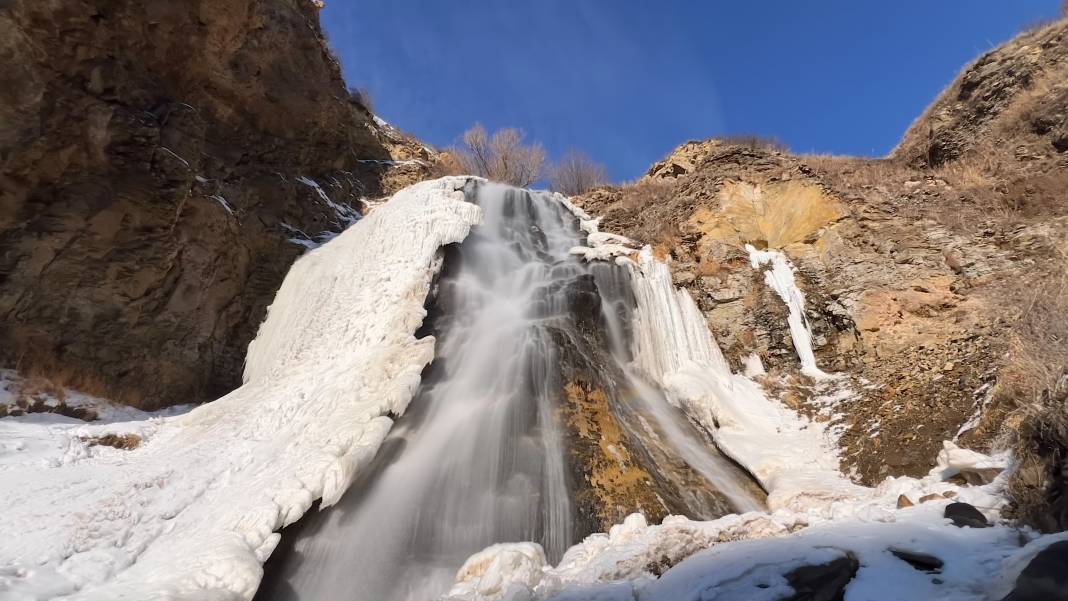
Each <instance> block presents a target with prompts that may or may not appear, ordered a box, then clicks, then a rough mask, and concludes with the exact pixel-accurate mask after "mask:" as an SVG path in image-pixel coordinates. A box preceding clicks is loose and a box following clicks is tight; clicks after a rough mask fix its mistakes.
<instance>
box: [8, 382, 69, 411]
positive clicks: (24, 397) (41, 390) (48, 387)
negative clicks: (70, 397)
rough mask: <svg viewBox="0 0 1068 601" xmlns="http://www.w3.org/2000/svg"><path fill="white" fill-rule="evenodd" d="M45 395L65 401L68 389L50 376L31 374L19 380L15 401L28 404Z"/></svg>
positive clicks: (23, 404)
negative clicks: (49, 377) (50, 378)
mask: <svg viewBox="0 0 1068 601" xmlns="http://www.w3.org/2000/svg"><path fill="white" fill-rule="evenodd" d="M45 396H48V397H52V398H54V399H56V400H57V401H65V400H66V399H67V390H66V388H64V387H63V386H60V385H58V384H56V383H55V382H53V381H52V380H49V379H48V378H43V377H41V376H31V377H28V378H24V379H22V380H21V381H20V382H19V386H18V392H17V393H16V395H15V399H16V400H15V402H16V403H18V404H19V405H22V406H26V405H27V404H32V403H33V401H34V400H35V399H38V398H41V397H45Z"/></svg>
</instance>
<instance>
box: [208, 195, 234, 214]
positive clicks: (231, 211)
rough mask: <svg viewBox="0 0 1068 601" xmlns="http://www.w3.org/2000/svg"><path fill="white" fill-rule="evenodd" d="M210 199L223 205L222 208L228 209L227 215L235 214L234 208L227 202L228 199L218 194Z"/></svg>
mask: <svg viewBox="0 0 1068 601" xmlns="http://www.w3.org/2000/svg"><path fill="white" fill-rule="evenodd" d="M208 198H210V199H212V200H214V201H215V202H217V203H219V204H220V205H222V208H224V209H226V212H227V213H229V214H231V215H233V214H234V209H233V207H231V206H230V203H228V202H226V199H225V198H223V197H222V196H220V195H218V194H213V195H211V196H209V197H208Z"/></svg>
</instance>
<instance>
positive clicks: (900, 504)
mask: <svg viewBox="0 0 1068 601" xmlns="http://www.w3.org/2000/svg"><path fill="white" fill-rule="evenodd" d="M913 505H914V503H913V502H912V500H911V499H909V498H908V496H906V495H899V496H898V497H897V508H898V509H904V508H905V507H912V506H913Z"/></svg>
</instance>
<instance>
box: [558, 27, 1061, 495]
mask: <svg viewBox="0 0 1068 601" xmlns="http://www.w3.org/2000/svg"><path fill="white" fill-rule="evenodd" d="M1066 30H1068V24H1066V23H1065V22H1060V23H1057V24H1054V25H1051V26H1049V27H1047V28H1045V29H1043V30H1040V31H1037V32H1031V33H1029V34H1026V35H1024V36H1023V37H1022V38H1020V39H1019V40H1015V41H1013V42H1012V43H1010V44H1008V45H1006V46H1005V47H1003V48H1001V49H998V50H996V51H994V52H993V53H991V54H989V55H987V56H986V57H983V58H982V59H980V61H979V63H977V65H980V66H978V67H977V66H973V67H970V68H968V69H967V70H965V72H964V73H963V74H962V75H961V77H960V78H959V79H958V81H957V82H956V83H954V84H953V86H952V87H951V88H950V91H949V92H947V96H944V97H943V98H942V99H941V100H939V101H938V102H937V103H936V104H935V106H934V107H933V108H932V109H931V110H930V111H928V114H927V116H925V117H924V118H922V119H921V120H920V121H918V122H917V125H916V126H915V127H914V128H913V130H911V131H910V132H909V133H908V134H907V135H906V137H905V140H904V141H903V143H902V145H901V147H900V148H899V149H898V150H897V151H896V152H895V154H894V156H893V157H891V158H890V159H886V160H865V159H854V158H847V157H828V156H798V155H791V154H789V153H785V152H782V151H780V150H779V149H777V148H775V147H774V146H772V145H768V144H764V143H761V142H759V141H743V143H737V142H735V143H728V142H723V141H717V140H709V141H705V142H691V143H688V144H685V145H683V146H681V147H679V148H678V149H676V150H675V151H674V152H673V153H672V154H671V155H670V156H669V157H667V158H666V159H665V160H664V161H661V162H660V163H657V164H656V165H654V166H653V167H652V168H651V169H650V170H649V172H648V174H647V175H646V176H645V177H643V178H642V179H641V180H639V181H638V182H637V183H636V184H633V185H629V186H623V187H619V188H611V187H609V188H602V189H599V190H595V191H593V192H591V193H589V194H587V195H586V196H585V197H583V198H581V199H578V202H579V204H581V205H582V206H583V208H585V209H586V210H587V211H589V212H590V213H591V214H595V215H603V216H604V218H605V219H604V223H603V226H602V229H603V230H605V231H613V232H617V233H622V234H624V235H627V236H630V237H633V238H636V239H638V240H641V241H643V242H647V243H651V244H653V245H654V248H655V249H656V250H657V252H658V253H659V254H661V255H663V256H670V258H671V261H672V267H673V273H674V278H675V281H676V283H677V284H678V285H681V286H684V287H686V288H688V289H689V290H690V292H691V294H692V295H693V296H694V299H695V300H696V301H697V303H698V305H699V306H700V308H701V309H702V311H703V312H704V314H705V316H706V317H707V319H708V322H709V325H710V327H711V328H712V330H713V332H714V333H715V335H716V337H717V339H718V340H719V342H720V344H721V346H722V347H723V348H724V351H725V353H726V354H727V355H728V357H729V358H730V359H731V361H732V363H733V364H734V366H735V368H736V369H739V370H740V369H742V368H743V367H744V364H745V359H746V358H747V357H748V356H749V355H750V354H756V355H757V356H759V357H760V358H761V359H762V361H763V363H764V365H765V367H767V368H768V372H769V375H768V376H767V377H765V378H764V383H765V387H766V388H768V389H769V390H770V391H772V392H773V393H774V394H776V395H778V396H779V398H781V399H782V400H783V401H784V402H785V403H786V404H788V405H791V406H793V407H795V408H797V409H799V410H801V411H803V412H806V413H808V414H810V415H812V416H814V417H815V418H816V419H817V420H820V421H830V422H831V425H832V426H833V427H834V428H835V429H836V430H838V431H839V432H840V433H841V436H840V439H839V441H840V446H841V451H842V458H843V468H844V469H846V470H847V472H848V471H852V473H854V474H855V475H856V476H857V478H858V479H859V480H860V481H862V482H865V483H869V484H871V483H877V482H878V481H880V480H882V479H883V478H884V477H885V476H889V475H901V474H908V475H918V474H921V473H924V472H926V471H927V470H928V469H929V468H930V467H931V466H932V465H933V460H934V457H935V455H936V453H937V451H938V450H939V448H940V445H941V442H942V441H943V440H959V441H960V442H961V443H962V444H967V445H971V446H974V447H979V448H985V447H988V446H989V445H990V444H992V442H993V441H994V440H995V438H997V437H998V436H999V435H1001V434H1004V433H1005V431H1006V428H1005V425H1006V422H1005V419H1006V416H1007V415H1009V414H1011V413H1013V412H1014V411H1015V410H1016V409H1018V408H1019V407H1020V405H1022V404H1026V403H1027V402H1029V401H1030V399H1031V398H1033V395H1034V394H1035V391H1036V389H1037V390H1039V391H1040V389H1041V388H1042V387H1043V386H1047V387H1048V386H1053V385H1054V384H1051V383H1050V382H1048V381H1047V382H1038V380H1036V379H1035V374H1037V373H1039V372H1043V370H1045V373H1047V374H1048V373H1052V371H1056V369H1055V367H1054V366H1055V364H1056V363H1057V362H1058V361H1060V360H1061V359H1062V358H1063V357H1065V356H1066V352H1068V347H1066V345H1065V344H1064V343H1063V340H1064V337H1062V336H1061V334H1060V332H1061V329H1064V328H1061V327H1060V326H1059V325H1058V324H1059V322H1058V320H1057V319H1056V315H1057V314H1058V313H1061V314H1063V309H1064V306H1061V305H1062V304H1063V302H1062V301H1063V297H1064V296H1065V295H1064V294H1063V293H1062V292H1063V291H1062V292H1057V290H1056V285H1060V284H1061V283H1062V282H1064V281H1065V270H1064V267H1063V265H1064V263H1063V252H1064V251H1065V249H1066V248H1068V246H1066V242H1065V241H1066V240H1068V219H1066V217H1065V210H1064V208H1063V201H1062V200H1058V198H1062V196H1061V195H1063V190H1064V189H1065V185H1068V180H1066V179H1065V178H1066V177H1068V175H1066V174H1068V169H1066V167H1068V161H1066V157H1068V155H1066V154H1065V153H1064V152H1062V151H1060V150H1058V147H1057V145H1056V144H1055V140H1053V138H1051V137H1050V135H1051V134H1050V131H1052V130H1050V131H1047V132H1046V133H1041V134H1040V133H1036V130H1035V129H1034V127H1033V126H1032V125H1031V124H1032V123H1035V122H1041V123H1047V122H1049V123H1052V122H1053V121H1055V120H1056V119H1061V118H1062V117H1063V115H1065V114H1068V95H1066V94H1065V93H1064V90H1063V88H1064V83H1063V82H1065V81H1068V79H1066V78H1064V77H1063V76H1060V75H1057V74H1059V73H1061V72H1062V70H1063V68H1064V67H1065V65H1066V61H1064V60H1063V58H1064V57H1068V37H1066V36H1065V31H1066ZM1035 56H1038V57H1039V59H1034V57H1035ZM1021 57H1031V58H1026V60H1028V61H1032V62H1033V63H1034V64H1038V65H1041V66H1040V67H1034V69H1032V71H1030V73H1031V75H1030V78H1029V79H1026V81H1025V80H1021V79H1020V73H1021V71H1020V67H1019V62H1020V61H1021V60H1025V59H1024V58H1021ZM1028 64H1031V63H1028ZM983 65H986V66H983ZM977 69H978V71H979V72H980V74H981V77H979V76H977V75H976V70H977ZM976 77H979V79H980V80H981V82H980V83H977V84H974V85H973V83H969V82H973V80H975V79H976ZM1043 82H1045V83H1043ZM969 87H971V88H972V90H973V94H975V95H976V96H974V97H973V100H974V102H972V104H967V103H965V104H961V102H958V101H955V100H953V99H951V98H950V99H947V98H949V97H956V96H955V95H959V93H960V91H961V90H964V89H967V88H969ZM984 90H985V91H984ZM998 90H1000V91H998ZM984 98H985V99H987V100H982V99H984ZM994 99H997V100H996V101H995V100H994ZM991 103H993V104H994V105H997V106H999V107H1002V108H1001V109H1000V112H998V113H997V115H994V114H993V112H992V110H991V109H989V108H988V109H983V108H981V107H983V106H989V105H990V104H991ZM1014 107H1015V108H1014ZM1021 107H1025V108H1021ZM939 115H941V116H939ZM980 115H985V117H981V116H980ZM1025 116H1026V117H1025ZM983 119H986V121H983ZM984 123H985V125H984ZM928 128H933V131H935V132H936V133H935V134H934V138H933V139H935V140H950V139H953V140H959V141H961V143H962V145H960V146H954V148H957V150H955V151H953V153H949V151H948V150H947V149H948V148H949V146H948V145H945V144H944V145H943V146H940V147H938V148H941V149H940V150H932V149H931V148H932V147H928V146H925V144H928V143H927V142H924V143H922V144H921V143H919V142H918V140H919V139H920V138H919V137H918V134H917V131H919V130H920V129H923V130H926V129H928ZM939 132H940V133H939ZM923 139H924V140H926V139H927V138H926V137H925V136H924V137H923ZM965 141H967V145H965V144H964V142H965ZM947 144H948V143H947ZM932 156H937V157H939V160H940V161H942V162H941V163H940V164H938V165H935V166H932V165H930V164H928V158H929V157H932ZM950 157H952V158H950ZM747 243H748V244H752V245H754V246H756V247H758V248H771V249H775V250H779V251H781V252H783V253H784V254H786V255H787V256H788V257H789V258H790V260H791V262H792V263H793V264H794V266H795V267H796V268H797V279H798V284H799V286H800V287H801V288H802V289H803V290H804V293H805V295H806V308H807V312H808V318H809V321H810V322H811V326H812V329H813V333H814V341H813V345H814V347H815V351H816V355H817V358H818V360H819V364H820V366H821V367H822V368H823V369H825V370H827V371H834V372H838V373H841V374H844V375H845V376H844V377H845V378H846V380H845V382H846V384H845V385H844V386H842V387H841V388H843V389H845V390H848V394H849V396H848V397H847V398H838V399H837V400H835V399H834V398H828V397H829V396H830V397H833V396H834V392H833V391H829V390H828V387H827V386H826V385H825V384H820V383H818V382H813V381H812V380H811V379H808V378H806V377H805V376H803V375H801V374H800V373H799V370H798V360H797V355H796V353H795V352H794V349H793V345H792V340H791V338H790V330H789V328H788V327H787V310H786V306H785V305H784V303H783V302H782V301H781V299H779V298H778V297H777V295H776V293H775V292H774V291H772V290H771V289H770V288H769V287H768V286H767V285H766V284H765V283H764V277H763V273H762V272H761V270H758V269H754V268H753V267H752V266H751V264H750V260H749V256H748V254H747V252H746V251H745V249H744V247H745V244H747ZM1051 285H1053V287H1052V288H1051ZM1062 288H1063V287H1062ZM1058 307H1060V309H1058ZM1039 316H1041V317H1039ZM1060 321H1064V320H1063V319H1062V320H1060ZM1036 345H1037V346H1036ZM1043 345H1044V346H1043ZM1028 347H1030V348H1028ZM1050 370H1052V371H1050ZM1052 379H1053V381H1054V382H1055V380H1056V375H1055V374H1053V376H1052ZM1047 380H1049V378H1047ZM843 394H844V393H843ZM1009 426H1010V429H1011V428H1012V427H1015V425H1014V422H1013V421H1012V420H1010V422H1009Z"/></svg>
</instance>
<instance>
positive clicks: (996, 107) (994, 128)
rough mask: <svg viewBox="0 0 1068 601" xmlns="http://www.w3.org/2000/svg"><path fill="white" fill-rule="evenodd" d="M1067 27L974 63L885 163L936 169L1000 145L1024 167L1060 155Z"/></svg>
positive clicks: (1032, 35)
mask: <svg viewBox="0 0 1068 601" xmlns="http://www.w3.org/2000/svg"><path fill="white" fill-rule="evenodd" d="M1066 107H1068V21H1065V20H1062V21H1060V22H1058V23H1055V24H1053V25H1051V26H1046V27H1039V28H1036V29H1034V30H1033V31H1029V32H1025V33H1024V34H1022V35H1020V36H1019V37H1017V38H1016V39H1014V40H1012V41H1010V42H1009V43H1007V44H1005V45H1004V46H1002V47H1000V48H996V49H994V50H991V51H990V52H987V53H986V54H984V55H982V56H980V57H979V58H978V59H977V60H976V61H975V62H974V63H972V64H971V65H969V66H968V67H966V68H965V70H964V72H963V73H961V75H960V76H959V77H958V78H957V79H956V80H955V81H954V82H953V83H952V84H951V85H950V86H949V88H947V89H946V91H945V92H943V93H942V94H941V95H940V96H939V97H938V99H937V100H936V101H935V102H934V103H933V104H932V105H931V106H930V107H929V108H928V109H927V111H926V112H925V113H924V114H923V115H922V116H921V117H920V118H919V119H917V120H916V123H914V124H913V125H912V127H910V128H909V131H908V132H907V133H906V134H905V136H904V138H903V139H902V141H901V144H900V145H898V147H897V148H896V149H895V150H894V153H893V157H894V158H897V159H900V160H903V161H906V162H910V163H913V164H916V165H925V166H937V165H941V164H944V163H947V162H950V161H953V160H956V159H960V158H962V157H966V156H968V155H969V154H971V153H973V152H975V151H986V150H990V149H994V148H996V147H999V146H1004V145H1005V144H1007V145H1008V146H1007V150H1008V151H1009V152H1011V153H1013V154H1014V155H1016V156H1017V157H1020V158H1023V157H1027V160H1029V161H1034V160H1042V159H1044V158H1048V155H1050V154H1056V153H1060V152H1065V150H1068V143H1066V142H1068V140H1066V138H1065V133H1066V128H1068V111H1066V110H1065V108H1066Z"/></svg>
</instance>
